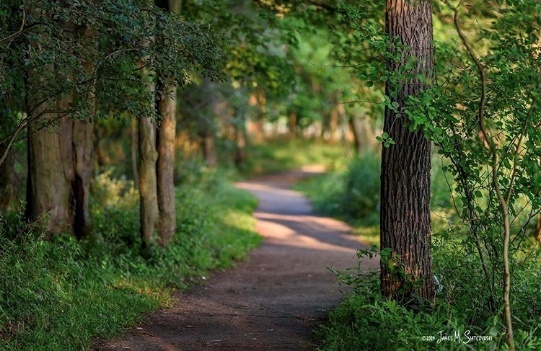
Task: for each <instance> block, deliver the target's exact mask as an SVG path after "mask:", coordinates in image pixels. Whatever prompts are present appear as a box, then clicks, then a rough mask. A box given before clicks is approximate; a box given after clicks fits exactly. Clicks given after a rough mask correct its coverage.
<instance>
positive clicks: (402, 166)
mask: <svg viewBox="0 0 541 351" xmlns="http://www.w3.org/2000/svg"><path fill="white" fill-rule="evenodd" d="M431 16H432V12H431V6H430V3H429V2H428V1H414V0H411V1H401V0H387V10H386V31H387V33H388V35H389V36H390V37H391V40H393V39H398V41H399V42H400V43H401V44H402V45H404V46H409V48H410V49H409V50H408V49H406V48H405V47H404V46H401V47H395V48H394V50H396V52H397V53H398V54H399V56H400V57H401V58H400V59H399V60H397V61H392V60H391V61H389V62H388V68H389V70H390V71H392V72H397V71H398V70H400V69H402V67H403V66H404V65H405V63H406V61H407V60H408V58H410V57H416V58H417V59H418V60H417V63H416V66H415V67H414V68H413V70H412V71H413V72H412V73H414V74H417V75H424V76H425V77H428V78H431V77H432V71H433V67H434V66H433V65H434V62H433V53H432V17H431ZM424 88H425V86H424V85H423V83H421V81H420V80H419V79H411V80H407V79H405V78H404V79H402V80H400V81H399V82H398V83H395V84H391V83H389V82H387V86H386V94H387V96H393V93H396V99H391V101H392V102H393V103H395V102H396V103H398V106H400V107H399V109H401V108H403V106H404V105H405V102H406V99H407V98H408V96H410V95H415V94H418V93H419V92H420V91H421V90H422V89H424ZM384 132H386V133H388V135H389V136H390V137H391V138H392V139H393V140H394V141H395V142H396V144H395V145H391V146H390V147H384V148H383V152H382V165H381V219H380V222H381V249H382V250H385V249H390V250H391V254H390V258H389V260H385V259H383V260H382V261H381V291H382V294H383V295H384V296H386V297H388V298H391V299H396V300H398V301H399V302H401V303H403V304H407V303H409V302H411V301H415V297H416V296H419V297H421V298H423V299H426V300H433V298H434V282H433V277H432V270H431V266H432V263H431V252H430V208H429V205H430V142H429V141H428V140H427V139H426V138H425V137H424V135H423V132H422V131H421V130H418V131H415V132H410V131H409V129H408V126H407V123H406V119H405V118H404V115H403V114H402V115H398V114H397V112H395V111H393V110H392V109H390V108H388V107H387V108H386V109H385V122H384ZM414 282H415V283H420V284H419V285H417V284H414Z"/></svg>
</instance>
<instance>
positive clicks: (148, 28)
mask: <svg viewBox="0 0 541 351" xmlns="http://www.w3.org/2000/svg"><path fill="white" fill-rule="evenodd" d="M6 13H11V16H10V17H9V21H7V22H6V23H7V25H5V26H1V27H0V39H1V40H2V44H1V45H0V57H1V62H0V69H2V71H1V74H0V77H2V79H1V80H0V88H1V90H2V104H4V105H8V106H10V107H11V108H12V109H14V110H16V111H27V112H28V111H32V110H34V109H36V108H38V107H39V106H40V105H41V104H43V103H45V102H47V101H48V100H49V99H58V98H59V97H65V96H68V95H73V96H74V97H75V99H74V100H73V101H72V103H71V105H70V106H69V109H68V110H67V111H66V110H59V111H54V112H63V113H71V114H72V116H73V117H76V118H89V117H92V115H91V110H92V108H93V106H92V104H93V103H94V99H93V98H92V97H93V95H94V93H95V94H96V99H97V101H98V107H99V109H98V112H99V113H98V114H99V115H100V116H106V117H108V116H110V114H111V113H113V114H114V115H116V116H118V117H120V116H122V115H123V113H124V112H129V114H130V115H133V116H137V117H149V116H154V115H155V111H154V109H149V107H148V104H147V103H146V101H148V99H149V98H150V101H152V100H153V99H154V97H153V96H151V97H148V96H146V95H145V94H148V92H147V91H146V89H145V87H144V84H142V83H143V81H142V79H144V77H142V75H141V72H140V70H139V69H136V67H137V66H138V65H139V67H140V68H141V67H142V66H141V64H142V62H144V66H145V69H147V70H148V71H150V72H154V74H158V75H159V77H156V78H157V79H159V80H161V81H165V82H167V83H171V84H178V85H185V84H187V83H188V82H189V81H190V75H189V73H190V72H194V71H195V72H200V73H201V74H202V75H204V76H206V77H210V78H214V79H221V78H223V74H222V68H223V64H224V62H223V60H222V58H223V51H222V50H221V47H222V44H223V37H221V36H219V35H215V34H214V30H213V29H212V28H210V27H209V25H208V24H205V25H202V24H198V23H193V22H188V21H184V20H181V19H180V18H179V17H176V16H173V15H171V14H170V13H167V12H166V11H163V10H161V9H159V8H157V7H155V6H147V5H146V4H145V3H144V2H143V1H137V0H133V1H117V0H105V1H100V2H99V4H98V3H94V2H90V1H71V0H70V1H66V2H64V3H63V4H62V5H60V4H58V2H55V1H52V2H40V6H39V7H38V8H33V6H31V5H28V4H26V3H25V4H23V5H21V3H20V1H17V0H10V1H7V2H2V4H1V5H0V14H6ZM85 31H86V32H85ZM164 44H165V45H164ZM21 52H22V53H23V55H21ZM32 72H37V74H39V79H32V77H33V75H32V74H33V73H32ZM156 72H158V73H156ZM27 83H28V84H27ZM96 83H97V87H96ZM94 88H96V89H95V90H94ZM26 103H29V104H30V106H25V104H26ZM51 112H52V111H51ZM51 112H49V113H51ZM40 117H41V116H40ZM29 122H30V121H29V120H28V118H23V119H22V120H20V121H18V122H17V123H16V124H15V126H14V127H13V130H12V131H11V132H12V133H15V134H16V133H18V132H21V131H22V130H24V128H23V127H24V126H26V125H27V124H28V123H29ZM1 142H2V143H4V142H6V140H2V141H1Z"/></svg>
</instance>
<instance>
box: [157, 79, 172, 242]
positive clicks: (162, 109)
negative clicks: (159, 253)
mask: <svg viewBox="0 0 541 351" xmlns="http://www.w3.org/2000/svg"><path fill="white" fill-rule="evenodd" d="M159 90H161V91H159V92H158V94H159V101H158V114H159V115H160V120H161V122H160V127H159V129H158V163H157V171H156V174H157V181H158V183H157V186H158V210H159V221H158V235H159V236H160V244H161V245H163V246H166V245H167V244H168V243H169V241H170V240H171V238H172V237H173V234H174V232H175V228H176V211H175V185H174V176H173V175H174V170H175V139H176V133H175V131H176V100H175V98H174V97H175V96H176V92H177V88H176V87H175V86H165V87H163V88H162V89H159Z"/></svg>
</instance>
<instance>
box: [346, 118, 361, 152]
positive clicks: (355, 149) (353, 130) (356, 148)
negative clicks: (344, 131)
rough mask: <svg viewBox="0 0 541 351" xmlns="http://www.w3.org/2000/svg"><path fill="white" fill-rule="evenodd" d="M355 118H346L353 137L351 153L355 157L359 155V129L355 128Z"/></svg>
mask: <svg viewBox="0 0 541 351" xmlns="http://www.w3.org/2000/svg"><path fill="white" fill-rule="evenodd" d="M357 124H358V122H357V118H355V116H354V115H353V114H351V115H349V118H348V125H349V129H350V131H351V135H353V152H354V153H355V155H357V156H358V155H360V154H361V146H362V144H361V137H360V131H359V127H358V126H357Z"/></svg>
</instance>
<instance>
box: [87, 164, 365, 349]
mask: <svg viewBox="0 0 541 351" xmlns="http://www.w3.org/2000/svg"><path fill="white" fill-rule="evenodd" d="M314 171H319V169H314V168H307V169H305V170H303V171H295V172H288V173H285V174H281V175H273V176H266V177H263V178H259V179H257V180H254V181H250V182H244V183H239V184H237V185H238V186H239V187H240V188H243V189H246V190H248V191H251V192H252V193H254V194H255V195H256V196H257V197H258V198H259V199H260V205H259V208H258V209H257V211H256V213H255V216H256V218H257V219H258V224H257V230H258V231H259V232H260V233H261V235H263V236H264V238H265V240H264V242H263V244H262V245H261V247H260V248H259V249H257V250H255V251H254V252H252V254H251V255H250V259H249V260H248V261H246V262H244V263H242V264H240V265H239V267H238V268H236V269H233V270H229V271H226V272H221V273H217V274H214V275H213V276H212V277H211V278H210V279H209V280H208V282H207V284H206V285H205V286H201V287H196V288H193V289H191V290H190V291H188V292H185V293H179V294H178V303H176V305H175V306H174V307H173V308H172V309H168V310H162V311H158V312H156V313H153V314H151V315H149V316H148V318H147V319H146V321H145V323H144V324H143V325H141V326H140V327H139V328H137V329H136V330H133V331H132V332H130V333H129V334H128V335H127V336H125V337H124V339H123V340H116V341H112V342H110V343H108V344H104V345H100V346H99V347H98V348H97V350H145V351H147V350H148V351H152V350H164V351H173V350H175V351H192V350H209V349H212V350H219V351H222V350H223V351H225V350H228V351H250V350H273V351H282V350H315V349H316V348H317V347H316V345H315V344H314V342H313V330H314V328H315V327H316V325H317V324H318V322H320V321H321V320H323V319H325V316H326V314H327V312H328V310H329V309H331V308H333V307H334V306H336V304H337V303H338V302H339V300H340V298H341V296H342V295H341V293H340V291H339V287H338V285H337V284H336V283H335V277H334V276H333V274H331V273H330V272H329V271H328V270H327V268H326V267H329V266H333V267H335V268H345V267H352V266H354V265H355V264H356V260H355V250H356V249H357V248H358V247H360V244H359V242H358V241H357V240H356V239H355V238H354V237H353V236H352V235H350V234H349V229H350V228H349V227H348V226H347V225H345V224H344V223H342V222H339V221H336V220H333V219H330V218H325V217H319V216H315V215H313V214H312V212H311V207H310V204H309V202H308V201H307V200H306V199H305V198H304V197H303V196H302V195H300V194H299V193H297V192H295V191H292V190H289V189H288V188H289V187H290V186H291V184H292V183H294V182H296V181H298V180H299V179H300V178H301V177H303V176H306V175H307V174H309V173H310V172H314Z"/></svg>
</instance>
